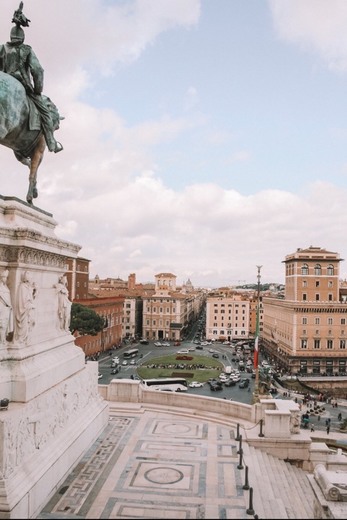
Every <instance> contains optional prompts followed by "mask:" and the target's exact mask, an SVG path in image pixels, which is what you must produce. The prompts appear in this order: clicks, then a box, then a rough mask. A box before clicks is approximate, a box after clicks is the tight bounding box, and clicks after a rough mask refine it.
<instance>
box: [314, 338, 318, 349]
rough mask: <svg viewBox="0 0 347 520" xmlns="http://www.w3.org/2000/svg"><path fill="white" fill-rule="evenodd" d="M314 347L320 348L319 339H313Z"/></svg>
mask: <svg viewBox="0 0 347 520" xmlns="http://www.w3.org/2000/svg"><path fill="white" fill-rule="evenodd" d="M313 346H314V348H316V349H317V348H320V339H315V340H314V344H313Z"/></svg>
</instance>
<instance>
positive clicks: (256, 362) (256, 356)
mask: <svg viewBox="0 0 347 520" xmlns="http://www.w3.org/2000/svg"><path fill="white" fill-rule="evenodd" d="M262 267H263V266H262V265H257V269H258V275H257V278H258V294H257V321H256V327H255V340H254V359H253V365H254V369H255V383H254V391H253V403H259V334H260V270H261V268H262Z"/></svg>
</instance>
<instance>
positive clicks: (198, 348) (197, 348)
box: [195, 345, 204, 350]
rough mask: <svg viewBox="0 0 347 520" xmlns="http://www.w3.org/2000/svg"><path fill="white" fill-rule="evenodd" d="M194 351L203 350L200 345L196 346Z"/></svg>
mask: <svg viewBox="0 0 347 520" xmlns="http://www.w3.org/2000/svg"><path fill="white" fill-rule="evenodd" d="M195 348H196V350H204V347H203V346H202V345H196V347H195Z"/></svg>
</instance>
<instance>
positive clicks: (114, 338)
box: [74, 296, 124, 357]
mask: <svg viewBox="0 0 347 520" xmlns="http://www.w3.org/2000/svg"><path fill="white" fill-rule="evenodd" d="M74 303H80V304H81V305H84V306H85V307H89V308H90V309H92V310H93V311H94V312H96V313H97V314H98V315H99V316H101V317H103V318H104V319H105V323H106V325H105V328H104V329H103V330H102V331H101V332H99V333H98V334H97V335H96V336H91V335H84V336H79V335H78V334H77V333H76V334H75V343H76V345H78V346H79V347H81V348H82V350H83V351H84V353H85V355H86V356H88V357H90V356H94V355H96V354H99V353H102V352H106V351H107V350H111V349H112V348H117V347H119V346H120V345H121V342H122V326H123V308H124V297H122V296H115V297H111V298H90V299H84V300H75V301H74Z"/></svg>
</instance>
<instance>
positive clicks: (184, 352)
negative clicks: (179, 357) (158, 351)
mask: <svg viewBox="0 0 347 520" xmlns="http://www.w3.org/2000/svg"><path fill="white" fill-rule="evenodd" d="M177 354H188V349H186V348H185V349H183V350H179V351H178V352H177Z"/></svg>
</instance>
